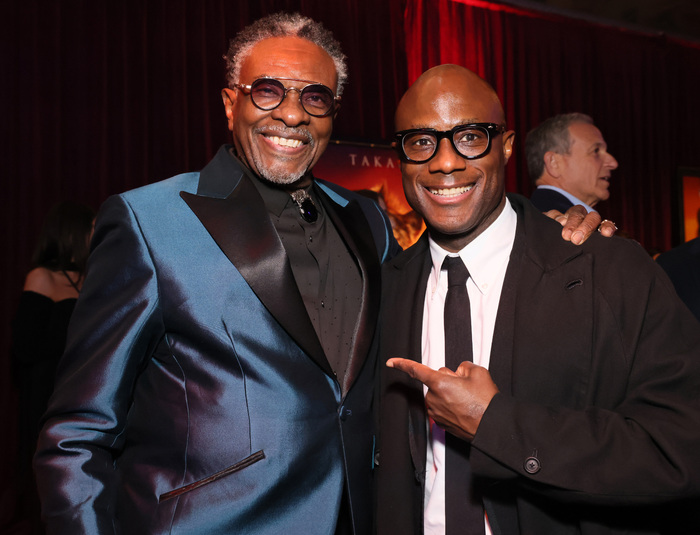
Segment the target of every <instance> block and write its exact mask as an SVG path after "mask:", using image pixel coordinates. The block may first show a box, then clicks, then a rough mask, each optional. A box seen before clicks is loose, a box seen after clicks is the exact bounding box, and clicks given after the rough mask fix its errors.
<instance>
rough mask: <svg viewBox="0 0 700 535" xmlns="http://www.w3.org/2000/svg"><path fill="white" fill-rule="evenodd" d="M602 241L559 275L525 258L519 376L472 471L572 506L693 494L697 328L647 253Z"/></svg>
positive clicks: (487, 422) (699, 466) (698, 422)
mask: <svg viewBox="0 0 700 535" xmlns="http://www.w3.org/2000/svg"><path fill="white" fill-rule="evenodd" d="M594 238H596V239H593V240H591V242H592V243H591V244H590V247H592V248H595V249H597V253H598V254H597V256H592V255H590V254H588V253H587V250H588V248H586V247H584V249H583V250H582V254H581V255H580V256H579V257H577V258H575V259H573V260H571V261H569V262H567V263H565V265H563V266H562V267H561V268H559V269H553V268H551V267H545V269H542V266H537V265H536V264H537V262H535V261H533V259H532V258H531V257H528V258H526V259H525V260H523V265H522V278H521V280H520V281H519V282H520V284H518V286H519V288H518V297H517V302H518V303H519V305H518V306H516V312H515V315H516V316H515V317H516V319H515V325H516V335H515V340H520V342H519V343H518V344H516V346H515V347H514V349H513V364H512V366H513V370H512V376H513V378H514V380H513V384H512V388H511V389H509V390H506V391H502V392H501V393H499V394H497V395H496V397H495V398H494V399H493V400H492V402H491V404H490V405H489V407H488V409H487V411H486V413H485V415H484V418H483V420H482V422H481V425H480V426H479V429H478V431H477V434H476V437H475V439H474V442H473V450H472V466H473V468H474V470H475V472H476V473H477V474H479V475H481V476H485V477H493V478H495V479H504V478H520V481H521V482H522V483H523V484H526V485H528V486H531V487H533V488H536V489H539V491H541V492H546V493H550V494H551V493H554V494H556V495H557V497H558V498H559V499H564V500H571V501H574V502H587V503H605V504H608V505H611V504H615V503H620V504H643V503H651V502H658V501H659V500H665V499H669V500H670V499H673V498H676V497H679V496H688V495H690V494H693V493H697V492H698V491H699V490H700V433H698V429H700V402H699V400H700V395H699V394H700V328H699V325H698V323H697V321H695V320H694V318H693V317H692V315H691V314H689V313H688V311H687V310H686V309H685V308H684V307H682V306H680V305H679V301H678V299H677V297H676V296H675V294H674V292H673V288H672V286H671V285H670V283H669V281H668V279H667V278H666V276H665V275H664V274H663V273H662V271H661V270H660V269H658V267H657V266H655V265H654V264H653V262H651V261H650V259H649V258H648V256H647V255H646V253H645V252H644V251H642V249H641V248H640V247H638V246H637V245H636V244H633V243H630V242H629V241H627V240H625V241H623V240H620V239H610V240H609V241H606V240H602V241H601V240H597V237H594ZM523 303H528V305H527V306H523ZM533 303H536V304H535V305H533ZM523 310H524V311H526V312H527V314H525V313H524V312H523ZM523 328H525V330H526V331H527V333H526V334H525V333H524V332H522V331H519V330H518V329H521V330H522V329H523ZM497 331H498V329H497ZM519 332H520V335H518V333H519ZM494 358H498V356H497V355H494V356H492V362H493V359H494Z"/></svg>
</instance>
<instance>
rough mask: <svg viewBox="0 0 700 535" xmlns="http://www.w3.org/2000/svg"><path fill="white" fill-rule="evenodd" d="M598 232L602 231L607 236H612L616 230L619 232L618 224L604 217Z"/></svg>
mask: <svg viewBox="0 0 700 535" xmlns="http://www.w3.org/2000/svg"><path fill="white" fill-rule="evenodd" d="M598 232H600V233H601V234H602V235H603V236H605V237H606V238H610V237H611V236H614V235H615V232H617V226H616V225H615V223H613V222H612V221H610V220H609V219H603V221H601V222H600V226H599V227H598Z"/></svg>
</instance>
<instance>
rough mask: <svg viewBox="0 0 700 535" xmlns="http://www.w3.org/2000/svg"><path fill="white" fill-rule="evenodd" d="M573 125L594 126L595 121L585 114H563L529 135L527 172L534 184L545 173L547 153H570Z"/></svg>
mask: <svg viewBox="0 0 700 535" xmlns="http://www.w3.org/2000/svg"><path fill="white" fill-rule="evenodd" d="M573 123H586V124H593V119H592V118H591V117H590V116H588V115H586V114H585V113H562V114H559V115H555V116H554V117H550V118H549V119H547V120H545V121H543V122H542V124H540V125H539V126H537V127H535V128H533V129H532V130H530V131H529V132H528V133H527V137H526V138H525V158H526V160H527V171H528V173H529V175H530V178H531V179H532V181H533V182H534V181H536V180H537V179H538V178H540V177H541V176H542V173H544V155H545V154H546V153H547V152H549V151H552V152H556V153H557V154H568V153H569V149H570V148H571V136H570V135H569V126H571V124H573Z"/></svg>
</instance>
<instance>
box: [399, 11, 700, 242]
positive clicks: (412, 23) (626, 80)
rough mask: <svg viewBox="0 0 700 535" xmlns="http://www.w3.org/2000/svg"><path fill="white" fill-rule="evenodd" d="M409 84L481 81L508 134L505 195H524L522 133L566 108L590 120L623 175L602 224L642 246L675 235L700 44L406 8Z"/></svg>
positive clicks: (588, 26)
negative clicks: (448, 71)
mask: <svg viewBox="0 0 700 535" xmlns="http://www.w3.org/2000/svg"><path fill="white" fill-rule="evenodd" d="M404 27H405V31H406V57H407V62H408V67H407V68H408V75H409V81H411V82H412V81H413V80H415V78H416V77H417V76H418V75H419V74H420V73H422V72H423V71H424V70H425V69H427V68H429V67H432V66H434V65H438V64H441V63H456V64H459V65H463V66H465V67H467V68H469V69H471V70H473V71H475V72H477V73H478V74H479V75H481V76H482V77H484V78H485V79H486V80H488V81H489V82H490V83H491V84H492V85H493V87H494V88H495V89H496V91H497V92H498V94H499V95H500V97H501V100H502V101H503V103H504V107H505V111H506V119H507V123H508V127H509V128H511V129H514V130H515V131H516V136H517V137H516V150H515V156H514V160H511V162H510V164H509V166H508V173H507V187H508V190H509V191H515V192H519V193H524V194H526V195H529V193H530V192H531V190H532V188H533V186H532V184H531V181H530V179H529V177H528V175H527V167H526V164H525V158H524V154H523V146H524V140H525V136H526V134H527V132H528V131H529V130H530V129H532V128H533V127H535V126H536V125H537V124H539V123H540V122H541V121H542V120H544V119H546V118H547V117H550V116H552V115H555V114H557V113H566V112H571V111H579V112H584V113H587V114H589V115H591V116H592V117H593V118H594V120H595V122H596V124H597V125H598V126H599V128H600V129H601V131H602V133H603V135H604V137H605V139H606V141H607V143H608V147H609V150H610V152H611V153H612V154H613V155H614V156H615V157H616V158H617V160H618V162H619V168H618V169H617V170H616V171H614V172H613V176H612V183H611V187H610V191H611V195H610V199H609V200H608V201H606V202H604V203H600V204H599V205H598V206H596V208H597V209H599V211H600V212H601V213H602V214H603V216H604V217H607V218H609V219H612V220H614V221H616V222H617V224H618V226H619V227H620V228H621V229H623V230H624V231H625V232H626V233H628V234H629V235H631V236H632V237H633V238H634V239H636V240H638V241H639V242H641V243H642V244H643V245H644V246H645V247H647V248H648V249H651V248H659V249H662V250H665V249H667V248H669V247H670V246H671V245H672V240H673V239H674V238H675V232H674V231H675V229H674V228H673V223H674V222H675V219H674V213H673V210H674V203H675V202H676V195H677V191H676V189H675V188H676V186H675V179H676V172H677V169H678V167H679V166H683V165H686V166H698V164H699V163H700V158H699V156H698V154H699V153H700V151H698V150H697V149H696V148H694V146H697V143H698V135H697V126H696V125H697V122H698V117H700V115H698V111H700V110H699V109H698V108H699V105H698V100H697V99H695V98H693V97H692V96H691V95H692V94H693V92H694V90H693V88H694V87H697V84H698V82H700V46H699V45H697V44H691V43H688V42H682V41H679V40H674V39H671V38H669V37H667V36H663V35H652V34H645V33H641V32H633V31H630V30H625V29H621V28H617V27H614V26H607V25H602V24H594V23H592V22H586V21H580V20H573V19H568V18H565V17H563V16H560V15H555V14H551V13H537V12H534V11H528V10H525V9H522V8H516V7H512V6H505V5H499V4H495V3H493V2H483V1H478V0H459V1H457V0H413V1H411V2H409V3H408V7H407V9H406V16H405V19H404Z"/></svg>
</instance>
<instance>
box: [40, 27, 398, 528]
mask: <svg viewBox="0 0 700 535" xmlns="http://www.w3.org/2000/svg"><path fill="white" fill-rule="evenodd" d="M227 73H228V76H227V77H228V87H227V88H225V89H224V90H223V91H222V97H223V102H224V105H225V109H226V117H227V118H228V126H229V129H230V130H231V132H232V134H233V145H232V146H224V147H222V148H221V149H220V150H219V152H218V153H217V154H216V156H215V157H214V159H213V160H212V161H211V162H210V163H209V164H208V165H207V166H206V167H205V168H204V169H203V170H202V171H201V172H198V173H187V174H182V175H179V176H176V177H173V178H171V179H169V180H165V181H163V182H160V183H156V184H152V185H149V186H146V187H143V188H140V189H137V190H134V191H130V192H127V193H124V194H122V195H118V196H115V197H112V198H110V199H109V200H107V202H106V203H105V204H104V206H103V207H102V209H101V213H100V214H99V216H98V221H97V226H96V230H95V236H94V241H93V250H92V253H91V258H90V266H89V274H88V275H87V278H86V281H85V285H84V288H83V292H82V295H81V298H80V302H79V304H78V305H77V308H76V311H75V316H74V321H73V324H72V325H71V331H70V334H69V342H68V347H67V350H66V353H65V356H64V358H63V361H62V363H61V367H60V371H59V377H58V383H57V385H56V391H55V395H54V397H53V399H52V400H51V403H50V407H49V411H48V413H47V415H46V417H45V426H44V428H43V432H42V435H41V438H40V444H39V449H38V452H37V455H36V458H35V468H36V472H37V478H38V484H39V488H40V494H41V497H42V507H43V516H44V518H45V520H46V523H47V526H48V530H49V532H50V533H69V534H77V533H90V534H98V533H124V534H129V535H131V534H136V533H187V534H204V533H206V534H218V533H227V534H232V533H241V534H242V533H245V534H275V535H279V534H280V533H284V532H286V533H289V534H302V533H303V534H324V535H327V534H333V533H343V534H344V533H355V534H366V533H370V531H371V529H372V528H371V518H372V515H371V506H370V499H371V491H370V475H371V470H372V466H373V429H372V422H371V400H372V387H373V375H374V369H373V368H374V359H373V358H371V357H370V356H371V355H373V352H372V344H373V342H374V332H375V324H376V319H377V313H378V303H379V296H380V291H379V275H380V269H379V268H380V263H381V262H382V261H383V260H385V259H387V258H390V257H392V256H393V255H394V254H395V253H396V252H397V250H398V245H397V244H396V242H395V240H394V239H393V236H392V233H391V226H390V224H389V222H388V220H387V218H386V217H385V216H384V215H383V213H382V212H381V211H380V210H379V209H378V207H377V205H376V204H375V203H374V202H372V201H369V200H368V199H366V198H365V197H362V196H360V195H356V194H353V193H351V192H349V191H346V190H344V189H342V188H339V187H337V186H335V185H332V184H329V183H326V182H324V181H321V180H315V179H314V178H313V177H312V175H311V168H312V167H313V165H314V164H315V163H316V162H317V161H318V159H319V157H320V156H321V154H322V153H323V151H324V149H325V147H326V145H327V143H328V141H329V138H330V135H331V129H332V124H333V117H334V116H335V114H336V113H337V111H338V107H339V101H340V95H341V93H342V88H343V84H344V83H345V81H346V78H347V75H346V65H345V57H344V56H343V54H342V52H341V51H340V48H339V45H338V43H337V42H336V41H335V39H334V38H333V36H332V35H331V34H330V32H328V31H327V30H325V29H324V28H323V27H322V26H321V25H320V24H318V23H316V22H314V21H312V20H310V19H307V18H304V17H301V16H298V15H273V16H270V17H267V18H265V19H261V20H259V21H257V22H256V23H254V24H253V25H251V26H249V27H248V28H246V29H245V30H243V31H242V32H241V33H240V34H239V35H238V36H237V37H236V38H235V39H234V40H232V42H231V47H230V50H229V52H228V55H227Z"/></svg>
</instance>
